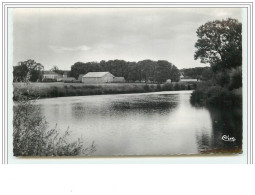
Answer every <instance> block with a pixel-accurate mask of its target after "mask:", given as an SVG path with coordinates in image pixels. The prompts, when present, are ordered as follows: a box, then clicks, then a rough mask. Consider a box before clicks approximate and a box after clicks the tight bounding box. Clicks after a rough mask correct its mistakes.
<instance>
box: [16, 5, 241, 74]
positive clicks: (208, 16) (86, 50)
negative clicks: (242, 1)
mask: <svg viewBox="0 0 255 195" xmlns="http://www.w3.org/2000/svg"><path fill="white" fill-rule="evenodd" d="M229 17H230V18H235V19H238V20H239V21H240V22H241V21H242V10H241V9H240V8H13V17H12V21H13V63H14V64H13V65H17V64H18V62H20V61H25V60H28V59H33V60H35V61H36V62H38V63H41V64H42V65H44V68H45V70H49V69H51V68H52V67H53V66H57V67H58V68H59V69H63V70H70V69H71V66H72V65H73V64H74V63H76V62H91V61H97V62H100V61H101V60H114V59H121V60H126V61H140V60H145V59H151V60H167V61H169V62H171V63H173V64H174V65H176V66H177V67H178V68H179V69H181V68H192V67H202V66H208V64H202V63H200V61H199V60H194V52H195V50H196V48H195V47H194V45H195V42H196V40H197V36H196V30H197V29H198V27H199V26H201V25H203V24H204V23H206V22H208V21H213V20H216V19H220V20H222V19H227V18H229Z"/></svg>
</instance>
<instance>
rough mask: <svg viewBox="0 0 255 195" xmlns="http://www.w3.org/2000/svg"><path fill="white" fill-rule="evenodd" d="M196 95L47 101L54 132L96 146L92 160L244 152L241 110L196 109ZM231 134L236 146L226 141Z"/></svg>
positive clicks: (42, 103) (156, 94) (181, 93)
mask: <svg viewBox="0 0 255 195" xmlns="http://www.w3.org/2000/svg"><path fill="white" fill-rule="evenodd" d="M190 95H191V91H178V92H154V93H146V94H144V93H143V94H125V95H97V96H80V97H64V98H52V99H42V100H39V101H38V104H39V105H40V106H41V108H42V114H43V115H45V117H46V120H47V121H48V122H49V126H50V127H54V126H55V124H57V127H58V129H61V130H63V131H64V130H66V129H67V128H68V127H69V129H70V131H71V135H72V139H77V138H78V137H80V136H82V137H83V138H84V139H85V140H86V143H88V144H89V143H91V142H92V141H94V142H95V145H96V152H95V153H93V155H98V156H102V155H106V156H112V155H174V154H198V153H202V152H204V151H208V150H213V149H232V148H236V147H238V148H241V145H242V121H241V119H242V116H241V112H240V111H238V110H219V109H215V108H214V109H207V108H204V107H202V108H201V107H200V108H196V107H193V106H192V105H191V104H190V101H189V99H190ZM224 134H226V135H229V136H231V137H235V138H236V141H235V142H226V141H223V140H222V139H221V138H222V136H223V135H224Z"/></svg>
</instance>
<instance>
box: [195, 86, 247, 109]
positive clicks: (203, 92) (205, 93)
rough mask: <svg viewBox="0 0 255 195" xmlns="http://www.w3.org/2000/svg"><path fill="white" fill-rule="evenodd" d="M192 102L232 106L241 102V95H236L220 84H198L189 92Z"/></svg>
mask: <svg viewBox="0 0 255 195" xmlns="http://www.w3.org/2000/svg"><path fill="white" fill-rule="evenodd" d="M190 101H191V103H192V104H201V105H220V106H226V107H227V106H233V105H241V104H242V96H240V95H236V94H234V93H233V92H231V91H229V90H228V89H226V88H224V87H220V86H218V85H217V86H211V85H210V84H208V83H203V84H200V85H199V86H198V87H197V89H196V90H195V91H193V93H192V94H191V99H190Z"/></svg>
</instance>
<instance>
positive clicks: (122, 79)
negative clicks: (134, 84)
mask: <svg viewBox="0 0 255 195" xmlns="http://www.w3.org/2000/svg"><path fill="white" fill-rule="evenodd" d="M113 82H114V83H125V82H126V80H125V78H124V77H113Z"/></svg>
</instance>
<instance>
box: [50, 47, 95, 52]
mask: <svg viewBox="0 0 255 195" xmlns="http://www.w3.org/2000/svg"><path fill="white" fill-rule="evenodd" d="M49 48H50V49H51V50H53V51H54V52H57V53H62V52H69V51H70V52H73V51H88V50H90V49H91V48H90V47H89V46H86V45H80V46H75V47H65V46H57V45H50V46H49Z"/></svg>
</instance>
